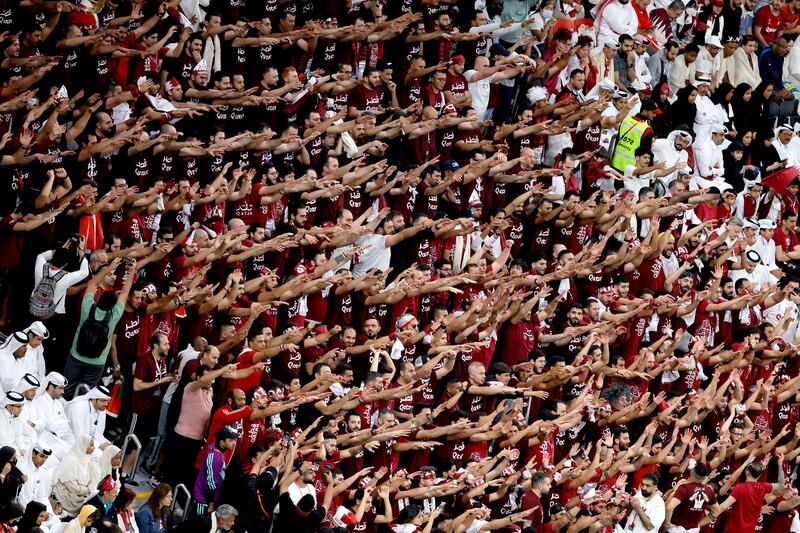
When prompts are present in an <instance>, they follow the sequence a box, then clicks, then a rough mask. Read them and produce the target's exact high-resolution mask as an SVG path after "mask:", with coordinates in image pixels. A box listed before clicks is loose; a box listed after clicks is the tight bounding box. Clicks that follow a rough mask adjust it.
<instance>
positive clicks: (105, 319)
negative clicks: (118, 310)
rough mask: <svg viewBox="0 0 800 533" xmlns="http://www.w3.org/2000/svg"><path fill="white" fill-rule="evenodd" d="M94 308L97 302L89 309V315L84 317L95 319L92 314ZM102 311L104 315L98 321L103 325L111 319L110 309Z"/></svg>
mask: <svg viewBox="0 0 800 533" xmlns="http://www.w3.org/2000/svg"><path fill="white" fill-rule="evenodd" d="M96 309H97V303H93V304H92V307H91V309H89V316H87V317H86V318H87V319H88V318H90V317H91V318H92V319H94V320H97V318H96V317H95V315H94V312H95V310H96ZM112 309H113V308H112ZM104 312H105V314H106V316H104V317H103V320H100V321H99V322H102V323H103V324H104V325H108V323H109V322H110V321H111V311H110V310H109V311H104Z"/></svg>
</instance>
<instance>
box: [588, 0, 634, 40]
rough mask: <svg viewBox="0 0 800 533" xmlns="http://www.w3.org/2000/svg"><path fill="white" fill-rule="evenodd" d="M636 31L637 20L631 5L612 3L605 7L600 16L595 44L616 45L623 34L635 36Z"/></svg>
mask: <svg viewBox="0 0 800 533" xmlns="http://www.w3.org/2000/svg"><path fill="white" fill-rule="evenodd" d="M638 29H639V19H638V17H637V16H636V11H634V9H633V5H631V3H630V2H628V3H627V4H624V5H623V4H620V3H619V2H612V3H610V4H608V5H607V6H606V7H605V9H604V10H603V13H602V15H601V19H600V27H599V28H598V30H597V42H598V43H599V44H604V43H618V42H619V36H620V35H622V34H623V33H627V34H628V35H636V31H637V30H638Z"/></svg>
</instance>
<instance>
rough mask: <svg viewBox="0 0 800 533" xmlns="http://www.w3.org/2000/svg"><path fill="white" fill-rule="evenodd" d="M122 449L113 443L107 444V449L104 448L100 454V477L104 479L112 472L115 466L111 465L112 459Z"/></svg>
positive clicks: (98, 464) (98, 462)
mask: <svg viewBox="0 0 800 533" xmlns="http://www.w3.org/2000/svg"><path fill="white" fill-rule="evenodd" d="M121 451H122V450H120V449H119V448H118V447H116V446H114V445H113V444H109V445H108V446H106V449H105V450H103V453H102V454H101V455H100V459H99V460H98V461H97V466H98V467H99V468H100V479H103V478H104V477H106V476H107V475H109V474H111V473H112V471H113V470H114V467H113V466H111V461H112V459H114V457H116V456H117V455H118V454H119V453H120V452H121Z"/></svg>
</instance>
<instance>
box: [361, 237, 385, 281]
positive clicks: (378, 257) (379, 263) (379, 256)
mask: <svg viewBox="0 0 800 533" xmlns="http://www.w3.org/2000/svg"><path fill="white" fill-rule="evenodd" d="M386 237H387V236H386V235H379V234H377V233H371V234H369V235H364V236H363V237H360V238H359V239H358V241H357V244H358V245H359V246H364V247H367V246H369V247H368V248H367V249H366V250H364V251H363V252H362V253H360V254H359V255H358V261H357V262H356V263H355V264H354V265H353V277H354V278H358V277H361V276H364V275H366V274H367V272H369V271H370V270H372V269H373V268H377V269H378V270H380V271H381V272H386V271H387V270H388V269H389V262H390V261H391V259H392V249H391V248H389V247H387V246H386Z"/></svg>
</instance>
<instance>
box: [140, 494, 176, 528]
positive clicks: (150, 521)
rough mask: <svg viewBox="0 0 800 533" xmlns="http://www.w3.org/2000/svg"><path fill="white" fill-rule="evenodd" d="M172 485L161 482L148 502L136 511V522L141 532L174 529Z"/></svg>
mask: <svg viewBox="0 0 800 533" xmlns="http://www.w3.org/2000/svg"><path fill="white" fill-rule="evenodd" d="M171 506H172V487H170V486H169V485H167V484H166V483H160V484H159V485H157V486H156V488H155V489H153V492H152V494H150V497H149V498H148V499H147V502H146V503H145V504H144V505H142V507H141V508H140V509H139V510H138V511H136V524H137V525H138V526H139V532H140V533H167V532H168V531H169V530H170V529H172V512H171V511H170V507H171Z"/></svg>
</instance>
